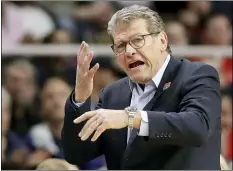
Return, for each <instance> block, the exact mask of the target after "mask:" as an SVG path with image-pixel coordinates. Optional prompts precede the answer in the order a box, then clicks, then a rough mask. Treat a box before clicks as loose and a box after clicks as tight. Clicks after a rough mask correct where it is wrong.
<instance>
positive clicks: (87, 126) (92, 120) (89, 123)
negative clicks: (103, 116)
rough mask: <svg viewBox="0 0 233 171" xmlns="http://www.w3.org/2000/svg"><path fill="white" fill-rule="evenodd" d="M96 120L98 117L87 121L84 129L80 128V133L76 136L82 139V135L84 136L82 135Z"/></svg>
mask: <svg viewBox="0 0 233 171" xmlns="http://www.w3.org/2000/svg"><path fill="white" fill-rule="evenodd" d="M97 119H98V115H95V116H93V117H92V118H91V119H89V120H88V121H87V123H86V124H85V125H84V127H83V128H82V130H81V131H80V133H79V134H78V136H79V137H82V136H83V134H84V133H85V132H86V131H87V129H88V128H89V127H90V125H91V124H92V123H93V122H95V121H97Z"/></svg>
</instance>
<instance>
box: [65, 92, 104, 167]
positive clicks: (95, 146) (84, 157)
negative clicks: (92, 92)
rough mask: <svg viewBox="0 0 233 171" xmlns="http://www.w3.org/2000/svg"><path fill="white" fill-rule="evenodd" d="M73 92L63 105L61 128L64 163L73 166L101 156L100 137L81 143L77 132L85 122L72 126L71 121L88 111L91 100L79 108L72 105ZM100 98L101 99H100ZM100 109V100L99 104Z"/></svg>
mask: <svg viewBox="0 0 233 171" xmlns="http://www.w3.org/2000/svg"><path fill="white" fill-rule="evenodd" d="M73 96H74V91H73V92H72V93H71V95H70V96H69V98H68V99H67V101H66V104H65V118H64V125H63V128H62V146H63V152H64V157H65V159H66V161H68V162H69V163H71V164H75V165H82V164H84V163H86V162H88V161H90V160H92V159H94V158H96V157H98V156H100V155H101V154H102V150H101V143H100V141H101V140H100V139H101V137H100V138H99V139H98V140H97V141H95V142H92V141H91V140H90V139H87V140H86V141H82V140H81V139H80V137H79V136H78V134H79V132H80V131H81V129H82V128H83V126H84V125H85V123H86V121H85V122H82V123H80V124H74V123H73V120H74V119H75V118H77V117H79V116H80V115H82V114H83V113H85V112H87V111H90V105H91V100H90V98H88V99H87V101H86V102H84V103H83V104H82V105H81V106H80V107H78V106H77V105H75V104H74V102H73V100H72V98H73ZM100 98H101V97H100ZM99 107H101V100H100V102H99Z"/></svg>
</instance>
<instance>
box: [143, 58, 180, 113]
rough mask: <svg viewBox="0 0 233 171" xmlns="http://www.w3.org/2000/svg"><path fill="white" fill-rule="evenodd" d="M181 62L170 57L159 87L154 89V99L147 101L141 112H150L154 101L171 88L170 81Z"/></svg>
mask: <svg viewBox="0 0 233 171" xmlns="http://www.w3.org/2000/svg"><path fill="white" fill-rule="evenodd" d="M180 64H181V62H180V61H179V60H177V59H175V58H174V57H172V56H171V59H170V61H169V63H168V65H167V68H166V69H165V72H164V74H163V76H162V79H161V81H160V83H159V87H158V88H157V89H156V93H155V95H154V97H153V98H152V99H151V100H150V101H149V103H148V104H147V105H146V106H145V107H144V109H143V110H151V109H152V108H153V107H154V105H155V104H158V103H156V100H158V98H159V97H160V96H161V95H162V94H163V93H164V92H165V91H166V90H167V89H169V88H170V87H171V86H172V81H173V80H174V78H175V76H176V73H177V71H178V70H179V67H180Z"/></svg>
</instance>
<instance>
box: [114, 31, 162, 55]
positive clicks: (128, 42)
mask: <svg viewBox="0 0 233 171" xmlns="http://www.w3.org/2000/svg"><path fill="white" fill-rule="evenodd" d="M160 32H161V31H159V32H155V33H148V34H143V35H138V36H136V37H135V38H137V37H139V36H142V38H143V41H144V43H143V45H142V46H141V47H135V46H134V44H133V43H131V41H132V40H133V39H134V38H133V39H130V40H129V41H126V42H122V43H125V50H124V51H122V52H120V53H116V52H115V51H114V46H115V45H116V44H113V45H111V48H112V50H113V52H114V53H115V54H116V55H120V54H122V53H124V52H126V46H127V44H129V45H130V46H131V47H132V48H134V49H140V48H142V47H143V46H144V45H145V42H146V40H145V37H146V36H150V35H153V34H159V33H160ZM132 44H133V46H132Z"/></svg>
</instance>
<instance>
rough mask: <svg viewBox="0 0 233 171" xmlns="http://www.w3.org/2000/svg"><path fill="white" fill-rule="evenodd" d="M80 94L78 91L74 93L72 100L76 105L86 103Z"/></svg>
mask: <svg viewBox="0 0 233 171" xmlns="http://www.w3.org/2000/svg"><path fill="white" fill-rule="evenodd" d="M80 94H81V93H79V92H78V91H75V93H74V100H75V102H76V103H82V102H85V101H86V98H85V97H82V96H80Z"/></svg>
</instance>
